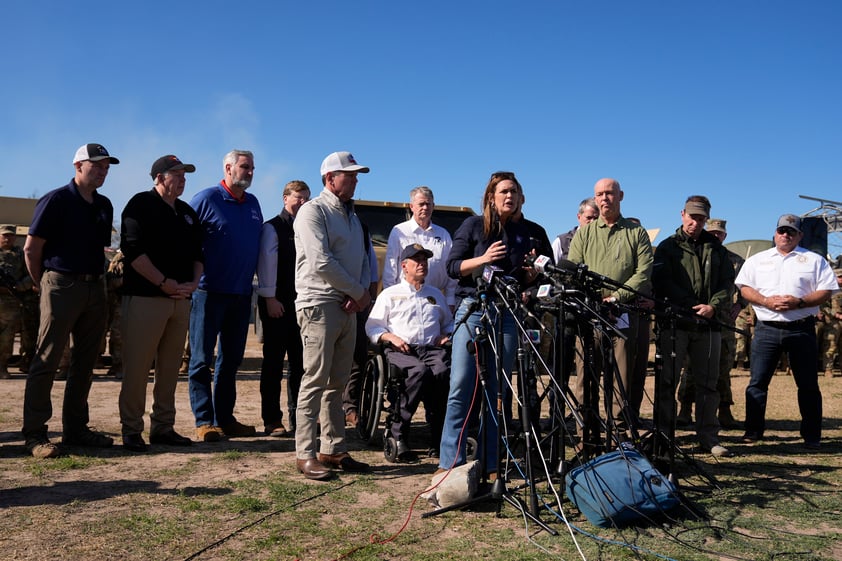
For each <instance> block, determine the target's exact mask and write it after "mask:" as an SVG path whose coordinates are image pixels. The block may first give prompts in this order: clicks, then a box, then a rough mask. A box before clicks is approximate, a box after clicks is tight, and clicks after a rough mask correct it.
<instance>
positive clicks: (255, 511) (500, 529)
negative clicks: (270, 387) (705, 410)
mask: <svg viewBox="0 0 842 561" xmlns="http://www.w3.org/2000/svg"><path fill="white" fill-rule="evenodd" d="M256 368H257V361H256V360H254V359H250V360H247V362H246V364H245V365H244V368H243V371H242V375H241V378H240V381H239V385H238V392H239V397H238V406H237V414H238V418H240V420H242V421H244V422H249V423H253V424H257V425H258V427H259V428H262V427H261V426H260V422H259V394H258V380H257V378H258V376H257V372H256ZM746 381H747V373H746V372H744V371H735V377H734V390H735V391H734V395H735V397H736V398H737V400H738V404H737V407H736V408H735V411H736V412H737V413H738V414H739V413H740V411H741V402H742V391H743V388H744V387H745V384H746ZM650 383H651V378H650ZM821 383H822V387H823V392H824V407H825V419H826V420H825V424H824V426H825V437H826V438H825V446H824V448H823V450H822V451H821V452H818V453H815V452H814V453H807V451H805V450H803V449H802V448H801V447H800V446H799V439H798V434H797V421H796V420H795V419H797V410H796V406H795V397H794V396H795V387H794V384H793V382H792V380H791V378H788V377H787V376H778V377H776V379H775V380H774V382H773V384H772V392H771V402H770V406H769V420H770V431H769V433H768V436H769V438H768V439H767V440H766V441H764V442H763V443H762V444H761V445H755V446H747V445H743V444H739V443H736V442H735V439H736V437H737V436H739V435H740V434H741V433H740V432H739V431H730V432H726V433H723V434H724V436H725V441H726V443H727V445H728V446H729V447H730V448H732V449H733V450H734V451H735V452H737V453H738V456H736V457H734V458H727V459H721V460H716V459H715V458H713V457H711V456H709V455H702V454H695V453H692V439H691V438H690V436H689V435H688V434H687V433H681V434H680V436H679V444H681V445H682V446H683V449H685V450H688V451H691V455H690V456H689V458H688V460H692V461H693V462H697V463H698V464H697V465H698V466H699V467H700V468H701V470H700V472H696V471H694V469H692V467H691V466H692V465H694V464H693V463H692V462H680V464H679V476H680V479H679V481H680V483H681V485H682V489H683V491H684V495H685V497H686V498H687V500H688V504H692V505H693V507H694V509H695V511H696V512H695V514H694V513H693V512H692V511H690V510H688V509H679V510H678V511H676V513H675V515H674V517H673V518H671V519H664V520H660V521H659V523H658V524H654V525H653V524H647V525H641V526H638V527H632V528H627V529H624V530H622V531H619V530H600V529H596V528H594V527H593V526H591V525H590V524H589V523H588V522H587V521H585V519H584V518H583V517H582V516H581V515H579V513H578V512H577V511H576V509H575V508H573V507H572V506H571V505H570V504H569V503H567V502H566V501H565V502H564V503H563V507H562V508H563V510H564V512H565V513H566V515H567V516H568V517H569V518H570V520H571V522H572V523H573V524H575V525H576V526H577V527H578V528H580V529H581V530H582V531H584V532H587V533H591V534H592V535H594V536H598V537H599V539H597V538H595V537H590V536H588V535H586V534H582V533H579V534H576V540H575V541H574V539H573V538H572V537H571V535H570V534H569V533H568V530H567V529H566V528H565V526H564V525H563V524H562V523H561V522H560V521H559V520H557V519H555V518H553V517H552V516H550V515H549V514H548V513H544V514H543V515H542V518H543V519H544V520H545V521H547V522H548V523H549V524H550V525H551V527H553V528H555V529H556V530H558V531H559V533H560V535H559V536H558V537H553V536H550V535H549V534H548V533H546V532H542V531H539V530H538V529H537V528H535V527H534V525H530V526H529V527H528V530H526V529H525V527H524V523H523V520H522V518H521V516H520V514H519V512H518V511H517V510H516V509H514V508H513V507H511V506H510V505H508V504H507V503H503V504H502V508H501V510H500V516H497V515H496V512H495V511H496V509H497V506H498V504H497V503H496V502H494V501H491V502H488V503H484V504H481V505H480V506H479V507H478V508H476V509H474V510H473V511H470V512H464V511H463V512H453V513H448V514H444V515H441V516H435V517H431V518H424V519H422V518H421V517H420V514H421V513H422V512H425V511H427V510H428V509H429V507H428V506H427V505H426V503H424V502H423V501H419V502H416V503H413V500H414V498H415V496H416V494H417V493H419V492H420V491H422V490H423V489H424V488H425V486H426V485H427V483H428V482H429V480H430V476H431V474H432V472H433V471H434V470H435V469H436V465H435V461H434V460H424V461H422V462H421V463H419V464H415V465H400V466H397V465H391V464H388V463H386V462H385V460H384V459H383V455H382V453H381V452H380V451H379V450H372V449H367V448H366V447H365V446H364V445H363V443H362V442H360V441H359V440H353V439H352V440H351V446H352V448H353V449H354V450H355V452H354V454H355V456H357V457H359V458H361V459H363V460H365V461H368V462H371V463H372V464H373V465H374V466H375V470H374V472H373V473H372V474H370V475H365V476H348V475H342V476H341V477H339V478H338V479H336V480H334V481H332V482H328V483H316V482H311V481H307V480H305V479H303V478H302V477H301V476H300V475H298V474H297V473H295V471H294V452H293V448H294V446H293V443H292V441H291V440H290V439H269V438H266V437H260V436H259V437H255V438H246V439H237V440H232V441H228V442H223V443H218V444H196V445H195V446H193V447H192V448H191V449H187V450H178V449H162V448H160V447H157V448H156V449H153V452H152V453H149V454H144V455H137V454H132V453H127V452H123V450H122V449H121V448H120V447H115V448H113V449H110V450H105V451H102V452H99V453H96V452H95V453H92V454H91V453H90V451H83V450H80V449H75V450H71V455H70V456H68V457H64V458H60V459H57V460H50V461H37V460H34V459H32V458H30V457H27V456H26V455H25V454H24V448H23V442H22V441H21V438H20V435H19V429H20V425H21V403H22V396H23V384H24V382H23V379H22V378H20V377H18V378H16V379H13V380H4V381H2V382H0V396H2V397H0V512H2V524H3V527H4V531H3V532H0V559H15V560H36V559H92V560H100V559H102V560H110V559H115V560H116V559H120V560H128V561H132V560H149V559H185V560H186V559H199V560H203V561H209V560H240V559H243V560H245V559H248V560H253V559H261V560H270V559H278V560H280V559H336V558H339V557H340V556H343V555H348V558H350V559H355V560H360V559H366V560H367V559H372V560H373V559H421V560H435V559H453V558H483V559H545V558H548V557H552V558H563V559H575V558H580V555H579V553H578V552H577V549H576V547H577V545H576V544H577V543H578V544H579V546H580V547H581V548H582V551H583V553H584V555H585V558H587V559H606V560H614V559H635V558H642V559H655V558H656V555H655V553H657V554H658V555H660V556H665V557H667V558H672V559H680V560H693V559H798V560H799V561H801V560H808V559H812V560H818V559H827V560H830V559H840V558H842V547H840V546H839V545H838V544H839V543H840V540H839V538H840V533H842V493H840V486H842V469H840V468H842V456H841V455H840V451H842V419H840V404H842V378H834V379H832V380H830V379H825V378H822V380H821ZM63 388H64V383H63V382H57V383H56V385H55V391H54V399H53V402H54V405H55V407H56V418H54V428H55V422H56V421H57V419H59V418H60V411H59V406H60V404H61V394H62V391H63ZM118 390H119V382H117V381H115V380H113V379H107V378H102V377H100V378H98V379H97V380H96V381H95V383H94V386H93V390H92V392H91V400H90V401H91V419H92V422H93V424H95V425H96V426H98V428H100V429H101V430H104V431H106V432H108V433H111V434H112V435H114V436H119V431H120V427H119V420H118V418H117V413H116V411H117V409H116V401H117V392H118ZM150 391H151V390H150ZM150 399H151V398H150ZM178 406H179V415H178V420H177V427H176V428H177V429H178V430H179V431H181V432H183V433H184V434H192V433H191V426H192V415H191V414H190V408H189V404H188V399H187V394H186V382H185V383H180V384H179V388H178ZM739 416H740V417H741V416H742V415H739ZM729 440H730V442H729ZM88 454H90V455H88ZM707 476H711V477H713V478H715V479H716V480H717V481H718V482H719V487H718V488H717V487H716V486H714V485H711V483H710V480H709V479H708V477H707ZM515 483H519V481H515ZM521 496H522V495H521ZM548 499H549V497H548ZM413 505H414V510H413V511H412V513H411V515H410V514H409V512H410V508H411V507H413ZM407 519H408V523H407V524H406V526H405V528H404V523H405V522H406V521H407ZM402 528H403V531H402V532H401V530H402ZM398 532H400V533H399V534H398ZM395 534H398V535H397V536H396V537H395V538H394V540H393V541H387V542H386V543H379V542H384V541H386V540H387V539H388V538H390V537H393V535H395ZM600 540H610V541H600ZM615 542H623V543H626V544H633V545H635V546H636V547H637V548H638V550H637V552H635V551H634V550H632V549H630V548H629V547H627V546H621V545H616V544H615ZM648 552H654V553H648Z"/></svg>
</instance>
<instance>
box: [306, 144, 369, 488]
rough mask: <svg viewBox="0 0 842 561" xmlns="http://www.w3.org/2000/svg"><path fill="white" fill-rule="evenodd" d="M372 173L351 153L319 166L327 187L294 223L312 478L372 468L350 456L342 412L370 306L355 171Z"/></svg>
mask: <svg viewBox="0 0 842 561" xmlns="http://www.w3.org/2000/svg"><path fill="white" fill-rule="evenodd" d="M368 171H369V170H368V168H367V167H365V166H361V165H359V164H358V163H357V161H356V160H355V159H354V156H353V155H352V154H351V153H350V152H334V153H332V154H330V155H329V156H327V157H326V158H325V159H324V161H323V162H322V166H321V175H322V184H323V185H324V186H325V188H324V190H323V191H322V193H321V194H320V195H319V196H318V197H316V198H315V199H313V200H311V201H310V202H308V203H305V204H304V205H303V206H302V207H301V208H300V209H299V211H298V215H297V216H296V218H295V222H294V223H293V229H294V231H295V254H296V255H295V290H296V292H297V294H298V298H297V300H296V301H295V310H296V315H297V317H298V325H299V326H301V340H302V341H303V343H304V376H303V377H302V379H301V387H300V389H299V392H298V407H297V408H296V430H295V451H296V467H297V468H298V471H300V472H301V473H302V474H304V477H306V478H308V479H316V480H324V479H329V478H330V477H331V476H332V472H331V468H337V469H341V470H344V471H349V472H361V471H368V468H369V466H368V464H364V463H362V462H358V461H357V460H354V459H353V458H351V456H350V455H349V454H348V447H347V444H346V443H345V413H344V411H343V409H342V391H343V389H344V388H345V384H346V382H347V381H348V377H349V376H350V374H351V362H352V360H353V355H354V344H355V341H356V336H357V326H356V321H357V316H356V312H359V311H360V310H364V309H366V308H367V307H368V305H369V303H370V302H371V296H370V294H369V291H368V288H369V284H370V282H371V274H370V267H369V261H368V257H367V255H366V250H365V236H364V234H363V228H362V224H361V223H360V220H359V218H358V217H357V215H356V213H355V212H354V201H353V197H354V192H355V190H356V187H357V174H358V173H368ZM322 407H326V408H327V411H322ZM319 421H321V435H319V434H318V429H317V423H319ZM317 442H319V449H318V450H317V449H316V446H317V444H316V443H317ZM317 452H318V455H317Z"/></svg>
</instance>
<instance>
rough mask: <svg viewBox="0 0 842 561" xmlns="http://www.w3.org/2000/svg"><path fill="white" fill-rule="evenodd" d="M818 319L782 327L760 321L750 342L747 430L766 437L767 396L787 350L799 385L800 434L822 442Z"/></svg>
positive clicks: (807, 440)
mask: <svg viewBox="0 0 842 561" xmlns="http://www.w3.org/2000/svg"><path fill="white" fill-rule="evenodd" d="M815 325H816V324H815V321H807V322H804V323H801V324H799V325H797V326H793V327H788V328H780V327H773V326H770V325H766V324H764V323H763V322H762V321H758V322H757V327H756V328H755V330H754V339H752V342H751V380H750V381H749V383H748V387H746V422H745V429H746V434H747V435H749V436H753V437H755V438H761V437H763V431H764V430H765V428H766V397H767V395H768V394H769V383H770V382H771V381H772V376H774V374H775V368H776V366H777V364H778V361H779V360H780V358H781V353H784V352H786V353H787V355H788V357H789V366H790V368H792V378H793V379H794V380H795V385H796V386H797V387H798V409H799V410H800V411H801V436H802V437H803V438H804V440H805V442H810V443H815V442H819V440H820V439H821V435H822V394H821V391H820V390H819V374H818V356H817V355H818V351H817V343H816V329H815Z"/></svg>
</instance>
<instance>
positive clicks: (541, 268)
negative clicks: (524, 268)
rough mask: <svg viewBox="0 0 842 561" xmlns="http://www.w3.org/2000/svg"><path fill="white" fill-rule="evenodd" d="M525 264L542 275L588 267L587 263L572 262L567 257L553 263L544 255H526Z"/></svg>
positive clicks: (569, 271)
mask: <svg viewBox="0 0 842 561" xmlns="http://www.w3.org/2000/svg"><path fill="white" fill-rule="evenodd" d="M526 264H527V265H529V266H531V267H534V268H535V270H536V271H538V272H539V273H542V274H544V275H550V274H558V275H561V274H565V273H578V272H581V271H587V269H588V266H587V265H585V264H582V263H574V262H573V261H570V260H569V259H560V260H559V262H558V264H557V265H553V263H552V261H551V260H550V258H549V257H547V256H546V255H538V256H537V257H536V256H534V255H527V256H526Z"/></svg>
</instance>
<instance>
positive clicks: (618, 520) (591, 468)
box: [565, 443, 679, 528]
mask: <svg viewBox="0 0 842 561" xmlns="http://www.w3.org/2000/svg"><path fill="white" fill-rule="evenodd" d="M565 482H566V492H567V498H568V499H570V502H572V503H573V504H574V505H576V507H577V508H578V509H579V510H580V511H581V512H582V514H584V515H585V517H586V518H587V519H588V521H589V522H590V523H591V524H593V525H594V526H599V527H601V528H609V527H612V526H622V525H624V524H628V523H630V522H634V521H635V520H638V519H640V518H644V517H648V516H651V515H655V514H658V513H662V512H666V511H668V510H670V509H672V508H674V507H675V506H676V505H678V503H679V499H678V496H677V492H676V488H675V485H673V484H672V483H671V482H670V481H669V480H668V479H667V478H666V477H664V476H663V475H662V474H661V472H659V471H658V470H657V469H655V468H654V467H653V466H652V464H651V463H649V460H647V459H646V457H644V456H643V455H642V454H641V453H640V452H638V451H637V450H635V449H634V448H632V447H631V446H630V445H628V444H625V443H624V444H623V445H622V446H621V447H620V449H618V450H615V451H613V452H609V453H607V454H603V455H602V456H598V457H596V458H594V459H593V460H591V461H589V462H588V463H586V464H583V465H581V466H579V467H577V468H576V469H573V470H571V471H570V472H569V473H568V474H567V477H566V478H565Z"/></svg>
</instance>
